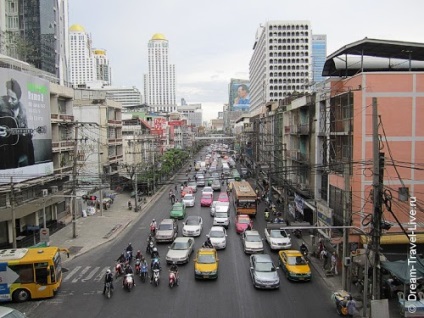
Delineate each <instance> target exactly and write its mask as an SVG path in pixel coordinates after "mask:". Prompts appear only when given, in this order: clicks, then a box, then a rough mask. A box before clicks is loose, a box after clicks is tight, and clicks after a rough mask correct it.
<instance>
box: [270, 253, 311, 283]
mask: <svg viewBox="0 0 424 318" xmlns="http://www.w3.org/2000/svg"><path fill="white" fill-rule="evenodd" d="M278 263H279V266H280V267H281V269H282V271H283V272H284V274H285V275H286V277H287V279H289V280H294V281H308V280H311V279H312V273H311V268H310V267H309V264H308V261H307V260H306V259H305V258H304V257H303V255H302V253H301V252H300V251H297V250H284V251H279V252H278Z"/></svg>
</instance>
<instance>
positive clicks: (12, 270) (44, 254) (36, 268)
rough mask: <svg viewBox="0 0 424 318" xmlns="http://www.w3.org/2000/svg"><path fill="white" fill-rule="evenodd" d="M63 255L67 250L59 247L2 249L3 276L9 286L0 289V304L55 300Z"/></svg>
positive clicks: (0, 254)
mask: <svg viewBox="0 0 424 318" xmlns="http://www.w3.org/2000/svg"><path fill="white" fill-rule="evenodd" d="M60 252H68V251H67V250H64V249H59V248H58V247H34V248H20V249H7V250H0V277H2V279H3V277H4V278H5V279H6V280H7V281H6V282H4V285H5V286H6V287H3V288H0V301H10V300H14V301H17V302H23V301H27V300H29V299H38V298H49V297H53V296H54V295H55V294H56V292H57V290H58V289H59V287H60V286H61V283H62V258H61V255H60ZM68 256H69V252H68ZM5 273H7V275H6V274H5ZM2 274H4V275H2ZM7 286H9V287H7Z"/></svg>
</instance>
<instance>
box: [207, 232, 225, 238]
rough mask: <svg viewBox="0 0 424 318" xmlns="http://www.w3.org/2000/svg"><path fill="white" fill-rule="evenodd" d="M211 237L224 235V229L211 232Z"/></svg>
mask: <svg viewBox="0 0 424 318" xmlns="http://www.w3.org/2000/svg"><path fill="white" fill-rule="evenodd" d="M209 236H210V237H224V232H222V231H211V232H210V233H209Z"/></svg>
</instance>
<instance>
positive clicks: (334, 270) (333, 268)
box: [330, 252, 338, 275]
mask: <svg viewBox="0 0 424 318" xmlns="http://www.w3.org/2000/svg"><path fill="white" fill-rule="evenodd" d="M330 272H332V273H334V275H337V274H338V272H337V257H336V252H333V254H331V269H330Z"/></svg>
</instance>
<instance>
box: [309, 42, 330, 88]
mask: <svg viewBox="0 0 424 318" xmlns="http://www.w3.org/2000/svg"><path fill="white" fill-rule="evenodd" d="M326 57H327V35H326V34H313V35H312V70H313V78H312V81H313V82H314V83H318V82H321V81H323V80H325V77H323V76H322V75H321V74H322V69H323V68H324V63H325V59H326Z"/></svg>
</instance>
